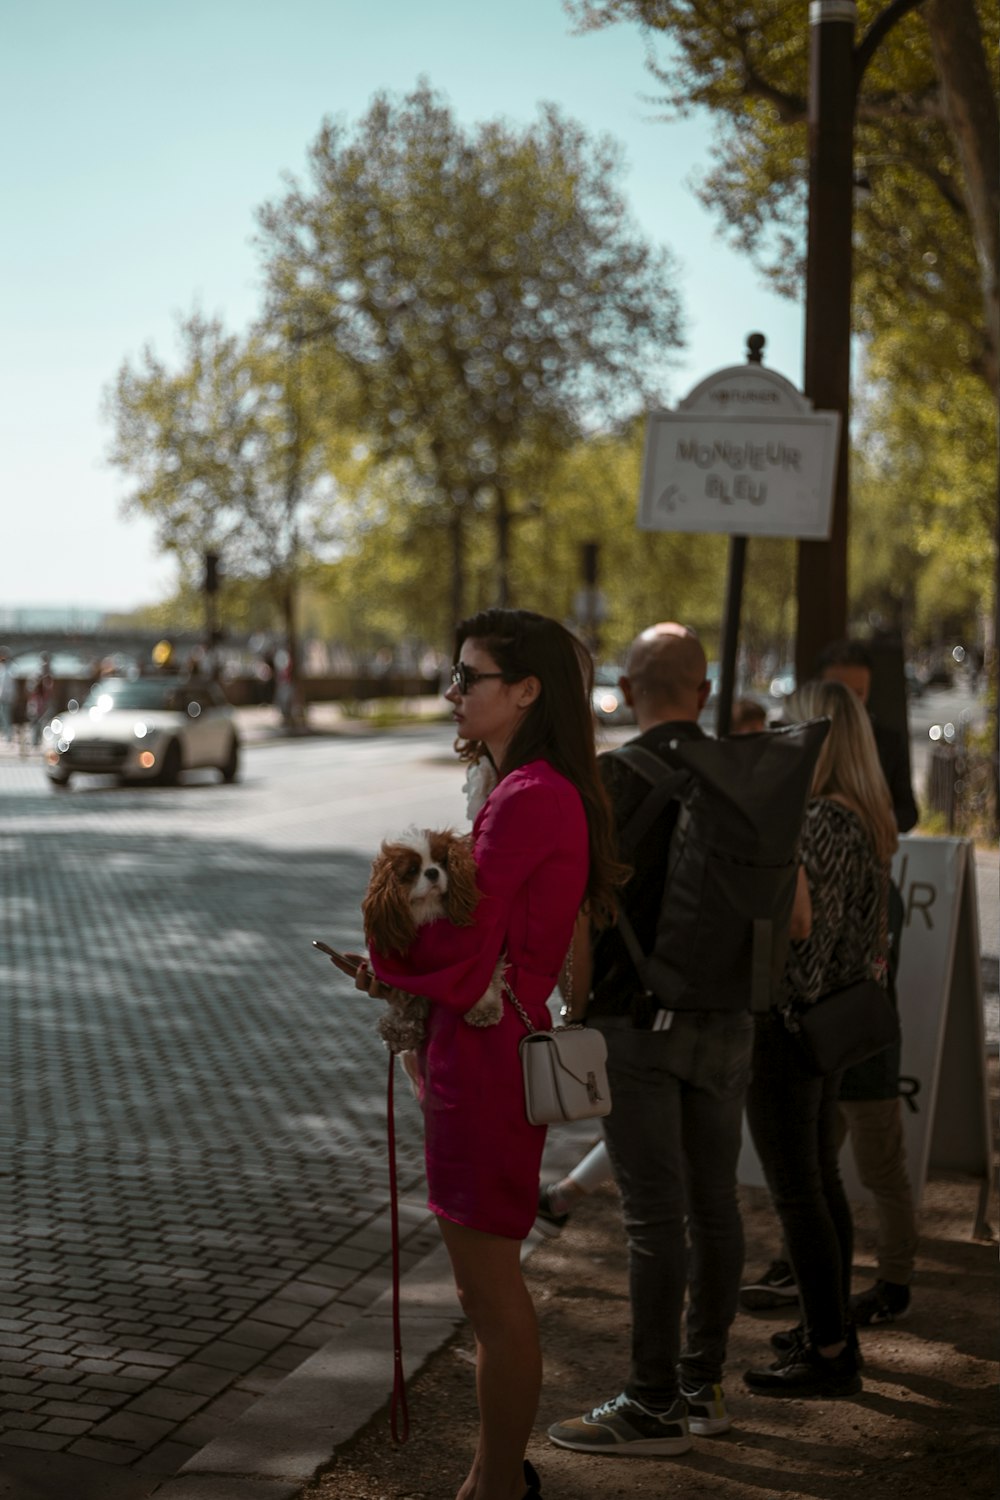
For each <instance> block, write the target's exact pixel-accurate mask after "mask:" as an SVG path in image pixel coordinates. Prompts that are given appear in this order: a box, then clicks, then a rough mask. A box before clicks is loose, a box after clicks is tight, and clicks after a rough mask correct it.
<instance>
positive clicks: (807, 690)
mask: <svg viewBox="0 0 1000 1500" xmlns="http://www.w3.org/2000/svg"><path fill="white" fill-rule="evenodd" d="M794 714H795V717H796V718H797V719H813V718H818V717H820V716H824V717H827V718H829V719H830V733H829V736H828V738H827V740H826V743H825V745H824V746H823V750H822V752H821V754H820V758H819V761H818V762H817V765H816V772H815V775H814V777H813V786H812V797H811V799H810V802H809V805H808V807H807V809H806V816H805V821H804V823H803V830H802V845H801V861H802V864H801V869H800V872H799V889H798V894H797V897H796V904H795V913H794V916H793V923H792V938H793V941H792V944H791V948H790V954H789V959H788V963H787V966H786V969H785V977H784V984H783V989H784V1002H785V1003H784V1005H783V1006H782V1007H781V1008H778V1009H775V1010H773V1011H771V1012H770V1013H768V1014H767V1015H766V1016H764V1017H762V1018H760V1019H759V1020H758V1022H757V1031H756V1037H755V1043H754V1060H753V1081H752V1083H751V1086H750V1090H749V1093H748V1095H747V1117H748V1119H749V1122H750V1129H751V1132H752V1134H753V1139H754V1145H755V1146H756V1148H757V1153H758V1155H759V1157H760V1160H761V1165H762V1166H763V1168H764V1174H765V1176H766V1178H767V1183H768V1187H769V1188H770V1190H771V1195H772V1197H773V1199H774V1205H775V1208H776V1209H777V1211H778V1215H779V1217H780V1219H781V1224H782V1228H783V1230H784V1234H785V1242H786V1244H787V1247H788V1254H789V1258H790V1260H791V1263H792V1267H793V1270H794V1272H795V1277H796V1281H797V1283H798V1288H799V1299H800V1303H801V1309H802V1327H801V1334H800V1336H799V1337H798V1338H797V1339H795V1340H793V1341H792V1347H791V1348H790V1349H786V1350H785V1351H784V1352H783V1354H782V1355H781V1357H780V1358H779V1359H778V1360H777V1361H776V1362H775V1363H774V1364H772V1365H771V1366H770V1368H767V1369H754V1370H748V1371H747V1372H746V1375H745V1377H744V1378H745V1380H746V1383H747V1385H748V1386H749V1388H750V1389H751V1390H752V1391H755V1392H756V1393H757V1394H758V1395H762V1396H791V1397H801V1396H850V1395H854V1394H855V1393H856V1392H857V1391H859V1390H860V1389H861V1377H860V1374H859V1370H860V1363H861V1362H860V1358H859V1356H858V1348H857V1338H856V1335H855V1333H854V1329H853V1327H852V1326H851V1323H850V1315H849V1307H850V1301H849V1299H850V1280H851V1256H852V1251H853V1237H854V1235H853V1225H852V1222H851V1212H850V1208H849V1207H848V1203H847V1199H846V1197H845V1195H844V1188H843V1184H842V1182H841V1180H840V1171H839V1167H838V1163H837V1150H838V1126H837V1097H838V1093H839V1090H840V1078H841V1074H840V1073H835V1074H832V1075H827V1076H816V1075H815V1074H814V1073H812V1072H810V1071H809V1069H808V1067H807V1065H806V1064H805V1062H804V1061H803V1059H802V1057H801V1054H800V1053H799V1051H798V1047H797V1044H796V1041H795V1037H794V1035H793V1032H792V1030H791V1029H790V1028H789V1025H788V1024H787V1023H788V1020H789V1019H794V1014H795V1011H796V1010H797V1009H801V1008H802V1007H804V1006H808V1005H811V1004H814V1003H815V1002H816V1001H817V1000H819V999H820V997H821V996H823V995H825V994H827V993H829V992H830V991H831V990H837V989H841V988H843V987H844V986H846V985H849V984H853V983H854V982H855V981H856V980H859V979H865V978H868V977H872V978H875V979H878V980H879V981H880V982H882V983H886V979H887V954H886V934H887V900H888V887H889V862H890V860H891V858H892V855H893V853H894V851H895V848H896V821H895V817H894V815H893V810H892V802H891V799H890V796H889V788H888V786H887V785H886V781H885V777H884V776H883V774H882V770H881V767H880V765H879V760H878V753H877V751H876V748H875V738H874V735H873V733H872V728H871V723H870V721H869V718H868V715H867V714H866V712H865V710H864V707H863V705H862V703H861V701H860V699H859V698H858V697H857V696H856V695H855V694H854V693H852V692H851V691H850V689H849V688H847V687H845V686H844V685H843V684H842V683H839V682H808V683H806V684H805V685H804V687H803V688H801V689H800V691H799V692H798V694H797V695H796V698H795V702H794Z"/></svg>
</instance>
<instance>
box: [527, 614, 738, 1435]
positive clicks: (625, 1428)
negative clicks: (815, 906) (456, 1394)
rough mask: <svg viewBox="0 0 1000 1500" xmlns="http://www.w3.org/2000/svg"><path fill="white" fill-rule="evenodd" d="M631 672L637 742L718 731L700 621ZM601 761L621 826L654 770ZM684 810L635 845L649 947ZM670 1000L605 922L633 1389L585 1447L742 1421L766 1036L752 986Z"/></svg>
mask: <svg viewBox="0 0 1000 1500" xmlns="http://www.w3.org/2000/svg"><path fill="white" fill-rule="evenodd" d="M620 681H621V687H622V690H623V692H624V694H625V697H626V699H627V700H628V702H629V703H630V704H631V705H632V708H633V709H634V711H635V716H636V723H637V724H638V727H639V735H638V737H637V738H636V739H635V740H634V741H632V742H631V743H633V744H636V745H641V746H642V747H643V748H644V749H646V750H649V751H652V752H653V753H654V754H656V755H658V756H660V757H661V758H662V759H663V760H664V761H665V762H666V763H667V764H668V765H669V764H670V763H671V762H670V749H669V746H670V742H671V740H678V739H699V738H704V736H703V734H702V731H701V729H700V728H699V727H698V716H699V714H700V713H701V711H702V709H703V708H704V706H705V703H706V702H707V700H708V696H709V693H710V691H711V685H710V683H709V682H708V678H707V671H706V662H705V653H704V651H703V649H702V646H701V642H700V641H699V640H698V637H697V636H696V635H695V633H694V631H693V630H689V629H687V627H686V626H684V625H678V624H676V623H674V622H672V621H671V622H665V623H661V624H658V625H652V626H650V627H649V629H648V630H644V631H643V632H642V633H641V635H638V636H636V638H635V640H634V641H633V642H632V645H631V648H630V650H629V653H628V658H627V662H626V667H625V673H624V675H623V676H622V678H621V679H620ZM601 769H602V772H603V774H604V777H605V781H606V784H607V786H608V790H609V793H610V796H611V800H612V804H613V807H614V811H615V820H616V823H617V826H618V828H619V829H620V830H621V829H623V828H624V827H625V826H626V825H627V824H628V822H629V820H630V819H631V817H632V815H633V813H634V812H635V811H636V810H637V808H638V807H639V806H640V804H641V803H642V802H643V801H644V800H645V798H646V796H647V794H648V793H649V789H650V788H649V782H648V781H646V780H645V779H644V778H643V777H642V776H641V775H640V774H639V773H638V772H637V771H635V770H633V769H632V767H631V766H629V765H628V764H627V763H626V762H625V761H624V760H623V759H621V758H620V757H619V756H616V755H615V754H614V753H612V754H610V755H607V756H603V757H602V758H601ZM677 811H678V804H677V802H676V801H672V802H670V803H668V805H667V807H666V809H665V810H664V811H663V812H662V813H661V814H660V815H659V817H658V818H657V819H656V821H655V822H653V823H652V825H651V826H650V827H649V828H648V829H647V830H646V832H645V833H644V834H643V835H642V837H641V838H640V840H639V843H638V845H637V846H636V848H635V850H634V852H633V854H632V856H631V858H630V863H631V864H632V866H633V875H632V878H631V879H630V881H629V883H628V885H627V886H626V887H625V890H624V892H623V894H622V901H623V904H624V907H625V910H626V912H627V914H628V916H629V918H630V919H631V922H632V925H633V927H634V928H635V932H636V936H637V937H638V940H639V944H640V946H641V948H642V949H643V952H645V953H648V952H649V951H650V950H651V949H652V947H653V945H654V940H655V935H656V927H657V921H658V917H659V913H660V906H661V901H662V898H663V890H664V881H665V878H666V871H667V859H668V854H669V849H670V839H671V835H672V833H673V830H674V825H675V823H676V820H677ZM707 999H708V1000H709V1003H710V997H707ZM657 1007H658V1002H657V1001H656V1000H655V999H654V998H652V997H651V996H650V995H649V994H648V992H646V990H645V988H644V986H643V985H642V983H641V982H640V980H639V977H638V974H637V973H636V970H635V966H634V965H633V963H632V960H631V959H630V958H629V954H628V950H627V948H626V946H625V943H624V941H623V939H622V937H621V934H620V932H619V931H618V930H617V929H616V928H611V929H609V930H607V931H606V932H604V933H603V934H601V936H600V937H599V939H598V940H597V942H596V945H595V948H594V954H593V991H592V996H591V1000H590V1004H589V1007H588V1010H587V1020H588V1023H589V1024H590V1025H593V1026H596V1027H599V1028H600V1030H601V1031H602V1032H603V1033H604V1036H605V1039H606V1041H607V1044H608V1075H609V1081H610V1083H611V1095H612V1099H613V1101H614V1108H613V1109H612V1112H611V1114H610V1115H609V1116H608V1117H607V1118H606V1120H605V1121H604V1132H605V1137H606V1139H607V1144H608V1152H609V1154H610V1157H611V1162H612V1166H613V1168H614V1173H615V1177H616V1179H617V1182H618V1186H619V1188H620V1190H621V1196H622V1208H623V1213H624V1219H625V1228H626V1231H627V1234H628V1240H629V1293H630V1299H631V1305H632V1353H631V1365H630V1369H629V1374H628V1379H627V1381H626V1383H625V1387H624V1389H623V1390H622V1391H621V1392H620V1393H619V1394H615V1393H613V1392H611V1393H609V1399H607V1400H605V1401H604V1402H603V1403H602V1404H601V1405H600V1406H596V1407H594V1409H593V1410H592V1411H590V1412H587V1413H586V1414H584V1415H583V1416H580V1417H574V1418H572V1419H570V1420H568V1421H566V1422H559V1423H557V1424H556V1425H555V1426H554V1427H552V1428H550V1429H549V1436H550V1438H551V1439H552V1441H553V1442H555V1443H557V1444H558V1445H559V1446H561V1447H565V1448H573V1449H575V1450H577V1451H580V1452H592V1453H612V1454H614V1453H617V1454H625V1455H628V1454H643V1453H646V1454H665V1455H669V1454H676V1453H684V1452H686V1451H687V1449H688V1448H690V1446H691V1437H690V1434H691V1433H694V1434H695V1435H696V1436H703V1437H710V1436H714V1435H715V1434H717V1433H721V1432H726V1431H728V1430H729V1428H730V1426H731V1425H732V1424H731V1422H730V1418H729V1414H728V1412H727V1411H726V1404H725V1399H724V1396H723V1392H722V1367H723V1363H724V1361H725V1357H726V1345H727V1340H728V1334H729V1328H730V1325H731V1323H732V1321H733V1317H734V1316H735V1313H736V1303H737V1296H738V1293H739V1282H740V1275H741V1272H742V1268H743V1228H742V1224H741V1221H740V1214H739V1206H738V1203H737V1197H736V1163H737V1159H738V1157H739V1151H740V1142H741V1135H742V1129H741V1126H742V1117H743V1101H744V1096H745V1094H746V1088H747V1083H748V1081H749V1076H750V1058H751V1053H752V1049H753V1023H752V1019H751V1015H750V1010H749V996H748V1006H747V1010H746V1011H737V1012H734V1011H731V1010H730V1011H713V1010H711V1009H699V1010H697V1011H664V1010H660V1009H658V1008H657ZM685 1292H687V1293H688V1313H687V1323H686V1329H685V1338H684V1341H683V1346H682V1341H681V1315H682V1310H683V1306H684V1297H685Z"/></svg>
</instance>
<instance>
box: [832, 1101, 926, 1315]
mask: <svg viewBox="0 0 1000 1500" xmlns="http://www.w3.org/2000/svg"><path fill="white" fill-rule="evenodd" d="M838 1126H839V1142H838V1144H839V1145H843V1142H844V1138H845V1136H847V1135H850V1137H851V1151H852V1153H853V1155H854V1164H855V1166H856V1167H857V1169H858V1176H859V1177H860V1179H861V1181H862V1183H863V1185H864V1186H865V1187H866V1188H867V1189H868V1191H869V1192H870V1193H871V1194H872V1196H873V1198H874V1199H875V1212H876V1215H877V1218H878V1229H877V1232H876V1254H877V1256H878V1279H879V1281H892V1282H895V1283H896V1285H898V1286H909V1284H910V1282H911V1281H912V1279H913V1264H914V1260H915V1259H916V1254H917V1221H916V1214H915V1213H914V1208H913V1190H912V1188H911V1187H910V1179H909V1176H908V1174H907V1170H906V1147H905V1145H904V1144H903V1120H902V1111H901V1106H900V1102H899V1099H898V1098H897V1099H841V1101H840V1104H839V1121H838Z"/></svg>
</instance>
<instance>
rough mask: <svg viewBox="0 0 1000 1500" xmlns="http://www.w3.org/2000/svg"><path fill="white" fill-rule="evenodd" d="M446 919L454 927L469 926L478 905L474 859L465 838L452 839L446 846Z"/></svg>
mask: <svg viewBox="0 0 1000 1500" xmlns="http://www.w3.org/2000/svg"><path fill="white" fill-rule="evenodd" d="M444 905H445V911H446V912H447V913H448V920H449V921H450V922H454V924H455V926H456V927H471V926H472V920H473V917H474V916H475V912H476V907H477V906H478V905H479V888H478V886H477V885H476V861H475V860H474V859H473V857H472V848H471V846H470V844H469V841H468V840H467V839H452V841H451V843H450V845H449V847H448V890H447V892H446V894H445V898H444Z"/></svg>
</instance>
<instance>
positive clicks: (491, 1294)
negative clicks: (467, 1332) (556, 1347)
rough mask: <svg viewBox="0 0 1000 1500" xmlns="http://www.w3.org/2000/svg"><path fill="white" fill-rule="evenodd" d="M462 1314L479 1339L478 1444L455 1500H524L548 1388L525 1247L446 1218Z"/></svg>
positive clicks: (443, 1226)
mask: <svg viewBox="0 0 1000 1500" xmlns="http://www.w3.org/2000/svg"><path fill="white" fill-rule="evenodd" d="M438 1223H439V1224H440V1226H441V1234H442V1237H443V1239H444V1242H445V1246H446V1247H447V1250H448V1254H449V1256H450V1257H451V1264H452V1269H453V1271H454V1273H455V1285H456V1287H457V1288H458V1295H459V1300H460V1301H461V1304H462V1307H463V1310H464V1311H465V1314H466V1316H467V1317H468V1319H469V1322H470V1323H471V1324H472V1329H473V1332H474V1333H475V1335H476V1390H477V1394H478V1397H479V1442H478V1445H477V1448H476V1456H475V1459H474V1460H473V1464H472V1468H471V1470H470V1472H469V1476H468V1478H467V1479H466V1480H465V1483H464V1484H463V1485H462V1487H461V1489H460V1490H459V1492H458V1496H457V1497H456V1500H522V1497H523V1495H524V1467H523V1466H524V1450H525V1448H526V1447H527V1445H528V1438H529V1436H530V1434H531V1429H532V1425H533V1424H534V1420H535V1415H536V1413H537V1411H538V1397H539V1392H540V1391H541V1386H542V1355H541V1349H540V1347H539V1343H538V1322H537V1319H536V1317H535V1309H534V1306H533V1304H532V1301H531V1298H530V1296H529V1295H528V1289H527V1287H526V1286H525V1284H524V1278H523V1277H522V1275H521V1244H520V1241H519V1240H511V1239H504V1238H503V1237H501V1236H500V1235H495V1234H483V1233H481V1232H480V1231H479V1230H478V1229H466V1228H465V1227H464V1225H461V1224H453V1223H452V1222H451V1221H450V1220H448V1219H439V1220H438Z"/></svg>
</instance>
